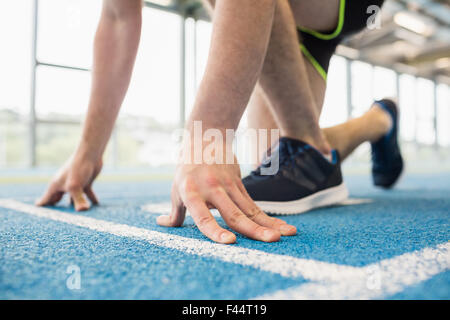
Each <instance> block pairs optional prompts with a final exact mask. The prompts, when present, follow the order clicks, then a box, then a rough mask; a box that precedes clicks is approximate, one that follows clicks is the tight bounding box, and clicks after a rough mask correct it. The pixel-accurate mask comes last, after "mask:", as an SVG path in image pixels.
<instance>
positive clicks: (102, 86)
mask: <svg viewBox="0 0 450 320" xmlns="http://www.w3.org/2000/svg"><path fill="white" fill-rule="evenodd" d="M110 2H112V3H114V2H115V1H105V5H104V8H103V11H102V15H101V18H100V22H99V25H98V28H97V32H96V35H95V40H94V62H93V68H92V86H91V95H90V100H89V107H88V112H87V116H86V119H85V123H84V127H83V134H82V138H81V141H80V144H79V146H78V149H77V154H79V155H81V156H83V157H84V158H89V159H91V160H98V159H100V158H101V156H102V155H103V152H104V150H105V148H106V145H107V142H108V140H109V137H110V136H111V132H112V130H113V127H114V122H115V120H116V118H117V114H118V112H119V109H120V106H121V104H122V102H123V99H124V97H125V93H126V91H127V89H128V85H129V82H130V78H131V74H132V70H133V66H134V61H135V58H136V53H137V49H138V45H139V39H140V32H141V11H140V6H141V4H140V2H139V1H134V2H129V3H128V4H127V5H128V6H127V10H128V11H126V10H122V11H120V12H117V10H112V9H117V8H111V5H109V4H110ZM132 6H134V7H132Z"/></svg>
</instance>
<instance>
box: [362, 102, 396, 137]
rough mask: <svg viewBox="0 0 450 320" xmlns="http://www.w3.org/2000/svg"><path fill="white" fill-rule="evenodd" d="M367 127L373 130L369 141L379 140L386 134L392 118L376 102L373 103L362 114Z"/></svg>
mask: <svg viewBox="0 0 450 320" xmlns="http://www.w3.org/2000/svg"><path fill="white" fill-rule="evenodd" d="M363 118H364V120H365V124H366V126H367V128H371V131H372V132H373V135H372V138H371V139H370V140H371V142H375V141H377V140H379V139H380V138H381V137H383V136H384V135H386V134H387V133H388V132H389V131H390V130H391V129H392V126H393V122H392V118H391V116H390V115H389V113H388V112H386V110H384V109H383V108H382V107H380V106H379V105H378V104H374V105H373V106H372V108H370V109H369V111H367V112H366V113H365V114H364V115H363Z"/></svg>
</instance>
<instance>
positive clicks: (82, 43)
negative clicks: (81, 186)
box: [0, 0, 450, 176]
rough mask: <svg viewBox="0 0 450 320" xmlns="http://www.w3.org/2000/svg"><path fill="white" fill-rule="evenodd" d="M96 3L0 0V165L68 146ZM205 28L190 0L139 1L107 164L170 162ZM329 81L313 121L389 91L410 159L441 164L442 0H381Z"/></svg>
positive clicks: (430, 166)
mask: <svg viewBox="0 0 450 320" xmlns="http://www.w3.org/2000/svg"><path fill="white" fill-rule="evenodd" d="M100 9H101V1H100V0H0V48H1V49H0V174H1V175H6V176H7V175H14V174H15V173H17V172H22V171H23V170H24V169H25V170H26V172H34V173H35V174H36V175H46V174H50V173H52V172H53V171H54V169H55V168H57V167H59V166H60V165H62V163H64V161H65V160H66V159H67V158H68V157H69V156H70V154H71V152H72V151H73V150H74V148H75V146H76V144H77V141H78V139H79V136H80V132H81V123H82V121H83V119H84V114H85V112H86V108H87V102H88V95H89V88H90V67H91V61H92V44H93V36H94V33H95V29H96V24H97V21H98V18H99V14H100ZM210 34H211V23H210V22H209V19H208V17H207V15H206V14H205V12H204V10H203V9H202V7H201V4H200V2H199V1H195V0H194V1H187V0H185V1H183V0H178V1H176V0H159V1H145V8H144V11H143V32H142V37H141V44H140V48H139V53H138V57H137V61H136V66H135V70H134V73H133V77H132V82H131V86H130V89H129V91H128V94H127V96H126V98H125V102H124V105H123V107H122V109H121V112H120V116H119V120H118V122H117V125H116V127H115V130H114V133H113V136H112V138H111V141H110V143H109V145H108V148H107V152H106V155H105V158H104V160H105V170H106V171H108V170H111V171H115V172H121V171H123V172H132V171H133V170H134V171H135V172H144V171H145V172H150V173H154V174H162V173H167V174H170V172H171V171H172V169H173V166H174V154H175V151H176V149H177V144H176V142H175V141H174V139H173V135H172V133H173V131H174V129H176V128H179V127H180V126H182V125H183V122H184V120H185V118H186V116H187V115H188V114H189V111H190V109H191V106H192V104H193V100H194V97H195V92H196V88H197V85H198V83H199V81H200V80H201V78H202V73H203V71H204V68H205V63H206V59H207V53H208V48H209V37H210ZM328 83H329V85H328V88H327V94H326V101H325V106H324V109H323V110H324V111H323V115H322V117H321V125H322V126H331V125H334V124H338V123H341V122H344V121H346V119H348V118H349V117H354V116H359V115H361V114H362V113H363V112H365V111H366V110H367V109H368V108H369V107H370V105H371V102H372V101H373V100H374V99H380V98H384V97H394V98H396V99H398V101H399V105H400V109H401V123H400V131H401V132H400V134H401V139H402V147H403V150H404V153H405V157H406V160H407V168H408V170H410V171H415V172H423V171H425V172H430V171H435V170H439V171H440V172H442V171H443V170H446V171H450V2H449V1H448V0H398V1H396V0H387V1H386V3H385V5H384V7H383V9H382V18H381V24H380V28H377V29H374V30H365V31H364V34H363V36H362V35H361V34H358V35H355V36H354V37H353V38H351V39H348V40H347V41H346V42H345V43H343V44H342V45H340V46H339V48H338V50H337V52H336V55H335V56H334V57H333V59H332V62H331V67H330V72H329V75H328ZM241 126H242V127H245V126H246V121H245V119H243V121H242V123H241ZM369 159H370V147H369V146H368V145H362V146H361V147H360V148H358V149H357V151H356V152H355V153H354V154H353V155H352V157H351V158H350V159H349V160H348V161H347V162H346V163H345V167H344V170H345V171H346V172H348V173H358V174H364V173H367V172H368V171H369V170H370V161H369ZM30 169H31V170H30ZM130 170H131V171H130ZM134 171H133V172H134Z"/></svg>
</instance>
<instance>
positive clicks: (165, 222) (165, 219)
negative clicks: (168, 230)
mask: <svg viewBox="0 0 450 320" xmlns="http://www.w3.org/2000/svg"><path fill="white" fill-rule="evenodd" d="M156 223H157V224H158V225H160V226H163V227H170V216H167V215H163V216H159V217H157V218H156Z"/></svg>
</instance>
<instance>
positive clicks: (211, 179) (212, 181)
mask: <svg viewBox="0 0 450 320" xmlns="http://www.w3.org/2000/svg"><path fill="white" fill-rule="evenodd" d="M205 184H206V185H207V186H208V187H209V188H216V187H217V186H218V185H219V180H218V179H217V177H216V176H215V175H212V174H208V175H207V176H206V178H205Z"/></svg>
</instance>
